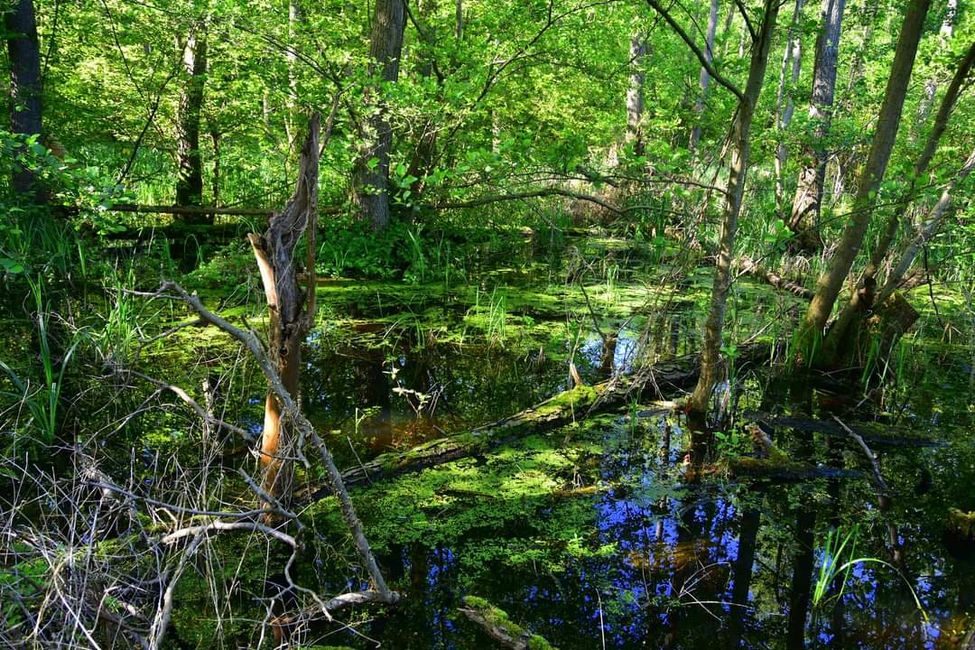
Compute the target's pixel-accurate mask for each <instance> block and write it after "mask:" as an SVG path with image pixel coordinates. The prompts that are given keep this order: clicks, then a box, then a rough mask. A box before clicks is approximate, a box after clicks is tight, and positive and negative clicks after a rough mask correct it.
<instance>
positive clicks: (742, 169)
mask: <svg viewBox="0 0 975 650" xmlns="http://www.w3.org/2000/svg"><path fill="white" fill-rule="evenodd" d="M778 13H779V2H778V0H766V1H765V13H764V16H763V17H762V24H761V27H760V28H759V31H758V35H757V40H756V41H755V42H754V43H753V44H752V55H751V63H750V65H749V69H748V81H747V83H746V85H745V92H744V93H743V94H742V95H741V97H740V98H739V103H738V111H737V114H736V117H735V121H734V124H733V126H732V151H731V165H730V167H729V170H728V187H727V190H726V191H725V194H724V197H725V198H724V210H723V212H724V215H723V218H722V223H721V235H720V240H719V242H718V256H717V263H716V264H715V271H714V285H713V287H712V290H711V308H710V312H709V313H708V318H707V321H706V323H705V325H704V341H703V348H702V350H701V374H700V377H699V378H698V382H697V387H696V388H695V389H694V392H693V393H692V394H691V396H690V398H689V400H688V403H687V407H688V411H689V412H691V413H694V414H696V415H705V414H706V413H707V411H708V405H709V403H710V401H711V393H712V390H713V389H714V386H715V385H716V384H717V383H718V382H719V381H720V380H721V375H722V372H723V368H722V363H721V343H722V330H723V328H724V312H725V306H726V304H727V301H728V291H729V289H730V288H731V260H732V255H733V253H734V248H735V235H736V233H737V230H738V215H739V213H740V212H741V203H742V197H743V196H744V192H745V177H746V175H747V173H748V159H749V153H750V144H751V143H750V141H749V135H750V133H751V127H752V118H753V116H754V114H755V106H756V104H757V103H758V97H759V95H760V94H761V92H762V84H763V82H764V80H765V70H766V68H767V67H768V57H769V48H770V47H771V45H772V32H773V30H774V28H775V21H776V18H777V17H778Z"/></svg>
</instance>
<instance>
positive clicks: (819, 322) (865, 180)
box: [798, 0, 931, 355]
mask: <svg viewBox="0 0 975 650" xmlns="http://www.w3.org/2000/svg"><path fill="white" fill-rule="evenodd" d="M930 4H931V0H911V3H910V5H909V6H908V10H907V15H906V16H905V17H904V23H903V26H902V27H901V32H900V36H899V37H898V39H897V47H896V50H895V52H894V63H893V65H892V67H891V71H890V77H889V78H888V80H887V88H886V91H885V92H884V100H883V104H882V105H881V107H880V115H879V118H878V120H877V127H876V132H875V133H874V137H873V142H872V144H871V146H870V154H869V157H868V158H867V163H866V166H865V167H864V170H863V174H862V177H861V179H860V185H859V188H858V190H857V194H856V197H855V198H854V201H853V209H852V210H851V213H850V218H849V221H848V222H847V225H846V227H845V228H844V230H843V235H842V237H841V238H840V242H839V245H838V247H837V249H836V252H835V253H834V254H833V258H832V259H831V260H830V264H829V268H828V269H827V270H826V271H825V272H824V273H823V274H822V275H821V276H820V278H819V281H818V283H817V285H816V295H815V297H813V299H812V302H810V304H809V309H808V310H807V312H806V317H805V320H804V322H803V324H802V325H801V329H800V334H799V348H798V349H799V350H800V351H801V353H802V354H805V355H808V354H809V353H810V352H811V351H812V345H813V343H814V341H815V340H816V339H817V338H818V337H819V336H821V333H822V331H823V328H824V327H825V325H826V321H827V320H828V319H829V316H830V313H831V312H832V311H833V305H834V304H835V303H836V299H837V297H838V296H839V292H840V289H841V287H842V286H843V281H844V280H845V279H846V276H847V274H848V273H849V272H850V268H851V267H852V266H853V261H854V260H855V259H856V256H857V253H859V252H860V247H861V246H862V245H863V238H864V235H865V234H866V231H867V226H868V225H869V224H870V217H871V216H872V215H873V210H874V206H875V204H876V195H877V192H878V190H879V189H880V183H881V181H883V178H884V173H885V172H886V171H887V162H888V160H889V159H890V153H891V150H892V149H893V146H894V139H895V138H896V136H897V131H898V128H899V126H900V118H901V113H902V112H903V109H904V98H905V96H906V93H907V85H908V82H909V81H910V79H911V71H912V70H913V69H914V58H915V55H916V54H917V47H918V42H919V41H920V39H921V32H922V30H923V28H924V18H925V16H926V15H927V12H928V7H929V6H930Z"/></svg>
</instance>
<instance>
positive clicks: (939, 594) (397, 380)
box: [173, 265, 975, 649]
mask: <svg viewBox="0 0 975 650" xmlns="http://www.w3.org/2000/svg"><path fill="white" fill-rule="evenodd" d="M642 272H644V270H643V269H639V268H627V265H620V266H617V267H612V268H611V269H610V271H608V272H607V271H606V270H605V269H604V270H603V273H602V275H601V276H599V277H598V279H595V280H591V281H590V280H587V281H586V285H585V286H586V291H580V289H579V285H578V284H577V283H563V284H558V283H557V281H556V283H555V284H553V283H551V280H552V278H553V277H559V272H557V271H556V272H555V273H554V274H553V272H552V270H551V269H547V268H545V267H541V268H539V267H532V268H531V269H529V270H527V271H521V270H518V269H508V270H507V271H505V272H503V273H497V272H494V273H493V274H485V276H484V277H483V278H481V279H479V280H478V282H477V283H476V284H473V285H472V286H470V287H466V286H465V287H453V286H448V287H446V288H445V287H444V286H443V284H438V285H420V286H417V287H404V286H402V285H395V284H378V283H377V284H370V283H342V282H339V283H325V284H324V286H323V288H322V290H321V292H320V301H321V304H322V309H321V318H320V321H321V325H320V327H319V328H318V329H316V331H315V332H314V333H313V334H312V335H311V336H310V337H309V341H308V350H307V352H306V355H305V369H304V374H303V399H304V402H305V405H306V409H307V411H308V413H309V415H310V417H311V419H312V420H313V421H314V422H315V423H316V425H317V426H319V427H321V428H322V430H324V431H327V432H330V433H329V434H328V436H327V439H326V442H327V443H328V444H329V446H330V447H331V448H332V450H333V451H334V453H335V454H336V456H337V457H338V458H339V459H340V461H341V465H342V466H343V467H346V468H348V467H352V466H355V465H356V464H358V463H362V462H365V461H367V460H369V459H370V458H373V457H375V456H376V455H377V454H379V453H382V452H387V451H390V450H406V449H408V448H410V447H412V446H414V445H416V444H418V443H421V442H423V441H425V440H429V439H432V438H436V437H439V436H442V435H443V434H444V433H452V432H457V431H462V430H465V429H469V428H470V427H473V426H479V425H483V424H485V423H489V422H492V421H494V420H496V419H498V418H501V417H504V416H506V415H510V414H512V413H515V412H517V411H519V410H521V409H523V408H526V407H528V406H530V405H532V404H535V403H537V402H539V401H541V400H542V399H544V398H546V397H549V396H551V395H554V394H556V393H558V392H560V391H562V390H564V389H566V388H568V387H569V386H571V379H570V376H569V370H568V366H569V360H570V359H571V360H572V361H573V362H574V364H575V366H576V367H577V368H578V371H579V373H580V374H581V375H582V377H583V379H584V380H585V381H586V382H588V383H593V382H595V381H598V380H599V379H600V378H601V377H602V375H603V373H604V372H605V371H606V370H607V358H608V357H607V355H605V354H603V350H604V340H603V338H602V337H601V336H599V335H597V334H596V333H595V331H594V330H595V328H594V327H593V322H594V321H595V322H598V323H599V327H600V328H601V329H602V331H603V334H606V333H609V332H613V331H617V330H618V332H619V334H618V337H617V338H616V344H615V349H614V350H613V353H612V355H611V356H612V358H613V363H612V365H613V367H614V368H615V369H616V371H617V372H619V371H620V370H627V369H629V368H630V367H631V366H633V365H639V364H641V363H644V362H652V361H658V360H666V359H671V358H674V357H675V356H679V355H682V354H685V353H689V352H692V351H694V350H695V349H696V344H697V338H698V333H697V332H698V328H697V326H696V323H697V322H698V321H699V320H700V318H701V314H702V309H703V307H702V303H703V302H704V297H705V296H706V294H707V286H708V284H707V282H708V280H709V277H710V274H709V273H707V272H706V271H703V270H702V271H699V272H696V273H695V274H693V275H692V276H691V278H690V279H689V280H684V281H683V283H681V284H669V283H666V282H656V281H655V282H644V281H640V278H641V273H642ZM562 277H564V273H563V274H562ZM736 287H737V288H736V293H735V298H734V305H733V306H732V308H731V310H730V321H731V323H732V326H731V329H732V332H731V333H729V337H731V338H734V340H742V339H744V338H746V337H747V336H748V335H749V334H753V333H755V332H758V331H759V330H763V328H764V333H765V334H766V335H768V336H772V337H775V336H778V335H780V334H782V332H781V331H779V330H778V329H777V328H780V327H781V326H782V324H783V323H785V322H789V321H791V320H794V317H795V315H796V309H797V303H796V301H795V300H794V299H792V298H791V297H789V296H782V295H777V294H774V293H773V292H772V291H771V290H769V289H767V288H765V287H762V286H759V285H756V284H752V283H751V282H750V281H748V280H745V279H742V280H741V281H739V283H738V284H737V285H736ZM769 323H772V327H773V328H774V329H771V330H770V329H769ZM928 333H929V330H927V329H925V328H924V327H923V325H922V326H921V327H920V333H919V334H917V335H913V336H910V337H908V339H906V340H905V341H903V342H902V344H901V353H900V354H899V355H897V359H896V360H895V361H894V362H892V364H891V367H889V368H888V370H887V373H886V375H887V376H886V381H885V383H884V384H883V385H882V386H880V385H878V384H877V382H874V384H873V388H871V390H870V391H868V392H867V393H866V395H865V394H864V390H863V389H862V387H861V386H859V385H858V384H856V383H855V382H854V383H852V384H840V383H839V382H838V380H832V381H827V380H826V379H820V380H819V381H818V382H812V381H811V380H810V381H803V382H798V384H799V385H790V384H789V383H788V382H787V381H786V380H783V379H781V378H780V377H776V376H773V375H770V374H769V373H767V372H764V371H757V372H755V371H753V370H749V369H748V368H738V369H736V370H735V372H734V374H733V377H732V379H731V381H730V382H729V383H730V386H729V388H730V392H729V400H728V402H729V408H730V409H731V410H732V412H733V413H734V416H735V421H736V423H737V424H735V425H734V426H732V427H728V428H727V430H725V431H721V432H717V433H715V432H711V433H704V432H699V431H693V430H692V429H690V428H689V427H688V425H687V423H686V422H685V420H684V418H683V417H682V416H680V415H678V414H675V413H674V412H672V411H670V410H668V409H667V408H666V407H665V406H661V405H659V404H655V403H641V402H640V401H633V402H632V403H631V404H629V405H628V406H627V407H625V408H624V409H621V410H619V411H615V412H609V413H602V414H599V415H595V416H593V417H589V418H583V417H581V414H580V418H579V421H578V422H576V423H574V424H572V425H570V426H567V427H564V428H561V429H556V430H550V431H539V432H536V433H530V434H528V435H525V436H523V437H521V438H520V439H518V440H516V441H513V442H511V443H509V444H506V445H504V446H501V447H497V448H494V449H491V450H488V451H484V452H481V453H478V454H476V455H473V456H471V457H468V458H463V459H460V460H456V461H453V462H450V463H446V464H443V465H439V466H436V467H432V468H429V469H426V470H424V471H422V472H418V473H412V474H405V475H402V476H399V477H396V478H392V479H383V480H377V481H376V482H374V483H373V484H371V485H366V486H361V487H358V488H356V489H355V490H354V494H353V496H354V499H355V501H356V505H357V507H358V508H359V512H360V516H361V517H362V519H363V521H364V523H365V526H366V532H367V535H368V536H369V538H370V540H371V542H372V544H373V546H374V548H375V549H376V551H377V553H378V554H379V555H380V562H381V565H382V567H383V569H384V571H385V573H386V575H387V579H388V580H389V581H390V582H391V586H392V587H393V588H394V589H396V590H398V591H400V592H402V593H403V594H404V600H403V602H402V603H401V604H400V605H399V606H397V607H395V608H390V609H387V610H381V609H380V610H377V609H372V610H363V611H361V612H355V613H348V612H343V614H345V615H346V616H349V617H350V618H348V619H347V620H348V622H349V624H350V627H349V628H347V629H346V628H343V629H338V630H336V629H335V628H334V627H333V628H316V629H312V630H310V631H308V632H307V634H306V636H305V638H306V639H307V642H308V647H312V646H314V645H315V644H318V645H325V646H329V645H334V646H350V647H362V648H366V647H374V643H373V641H379V642H382V644H383V647H389V648H482V647H493V643H494V642H493V641H492V640H491V639H490V638H489V637H488V636H487V635H486V634H485V633H484V632H483V630H481V629H480V628H478V627H476V626H475V625H474V624H472V623H470V622H469V621H468V620H467V619H466V618H465V617H464V616H463V615H462V614H461V613H459V612H458V607H459V606H461V604H462V598H463V597H464V596H467V595H474V596H478V597H481V598H484V599H486V600H488V601H490V602H491V603H492V604H494V605H495V606H497V607H499V608H501V609H503V610H504V611H505V612H507V614H508V616H509V617H510V619H511V620H512V621H515V622H517V623H519V624H520V625H522V626H524V627H526V628H528V629H530V630H531V631H533V632H535V633H537V634H540V635H542V636H544V637H545V638H546V639H547V640H548V641H549V642H550V643H551V644H552V645H554V646H556V647H559V648H563V649H566V648H642V647H647V648H720V647H729V648H732V647H753V648H798V647H836V648H851V647H858V648H923V647H930V648H954V647H960V643H961V640H962V637H963V636H964V635H965V633H966V632H967V631H968V630H970V629H972V625H973V619H972V616H973V614H975V563H973V561H972V559H971V557H969V553H968V552H967V551H968V549H964V548H955V547H951V546H950V545H948V544H946V539H945V532H944V531H945V520H946V517H947V513H948V509H949V508H950V507H958V508H961V509H963V510H972V509H975V493H973V492H972V490H971V486H972V484H973V481H975V440H973V437H972V423H973V413H972V411H973V409H972V404H973V398H972V383H971V369H970V368H969V367H967V366H965V363H967V362H968V361H967V360H970V359H971V351H970V350H965V349H964V348H952V349H949V348H948V347H945V346H944V345H943V344H941V343H940V341H939V340H936V339H938V337H936V336H928ZM187 340H188V341H191V340H192V339H187ZM729 340H730V339H729ZM728 352H729V354H732V355H733V354H734V353H735V350H734V349H729V350H728ZM959 359H961V360H959ZM895 375H896V376H895ZM253 379H254V378H253V377H252V380H253ZM813 383H816V384H817V385H813ZM250 385H251V386H253V388H251V389H248V390H246V391H245V393H246V394H247V395H249V398H248V400H247V401H248V402H249V407H248V408H249V410H245V412H242V413H240V414H238V417H239V420H242V421H244V422H248V421H249V423H250V426H251V428H253V429H255V430H256V429H258V428H259V426H260V405H261V404H262V403H263V388H262V387H261V384H260V382H259V381H256V380H254V381H252V382H251V384H250ZM834 415H836V416H838V417H839V418H840V419H841V420H842V422H843V423H845V424H847V425H849V426H850V427H852V428H853V429H855V430H857V431H858V432H860V433H862V434H863V437H864V439H865V440H866V441H867V443H868V444H869V445H871V448H872V449H873V450H874V451H875V452H876V453H877V454H878V457H879V463H880V467H881V469H882V472H883V475H884V478H885V480H886V482H887V483H888V485H889V487H890V491H891V493H892V494H893V500H892V505H891V506H890V507H889V508H885V509H881V508H880V507H878V494H877V489H876V487H875V485H874V483H873V481H872V476H871V470H870V466H869V464H868V463H867V462H865V458H866V457H865V455H864V453H863V451H862V450H861V449H859V447H858V446H857V445H856V444H855V443H853V442H852V441H851V438H850V437H849V436H847V435H846V434H845V433H844V432H843V431H841V430H840V431H838V430H837V426H838V425H836V424H835V422H834V420H833V419H832V418H833V416H834ZM783 416H794V418H795V419H793V420H783V419H782V418H783ZM755 420H762V421H763V422H766V423H768V429H769V430H770V431H771V437H772V439H773V440H774V442H775V444H776V446H778V447H779V448H780V449H781V450H783V451H784V452H786V454H788V456H789V458H790V459H791V461H802V462H803V463H805V467H807V468H813V471H810V472H806V474H805V475H802V476H786V475H783V476H777V475H775V473H774V472H773V473H772V475H771V476H767V477H757V478H733V476H732V474H731V473H729V472H728V470H727V466H728V465H727V462H726V461H721V460H720V459H721V458H725V459H727V458H729V457H730V458H732V459H734V458H738V457H747V456H748V455H749V454H751V453H752V445H751V444H750V438H749V436H748V434H747V432H746V430H745V423H747V422H752V421H755ZM824 423H825V424H824ZM303 517H304V518H305V520H307V521H309V522H313V525H314V526H315V527H316V528H317V529H318V530H319V532H321V533H323V534H324V535H325V537H326V539H328V540H330V542H331V543H333V544H334V547H333V548H332V549H331V550H330V552H329V553H324V554H322V553H318V554H316V556H315V557H314V558H306V561H305V562H304V563H303V566H302V567H298V568H297V573H298V574H299V576H300V577H299V580H300V581H302V582H303V583H304V584H307V585H309V586H315V587H317V588H318V589H320V590H321V591H322V593H338V592H341V591H345V590H347V589H358V588H363V587H364V586H365V583H364V582H363V583H359V582H357V581H355V580H352V581H350V582H347V583H346V582H335V581H334V580H332V579H331V578H332V577H333V576H342V575H351V574H353V573H354V572H355V571H356V569H355V568H354V566H353V562H352V552H351V545H350V544H349V543H348V542H347V540H346V534H345V532H344V529H343V527H342V525H341V524H340V523H339V520H338V517H337V512H336V508H335V505H334V503H333V500H332V499H328V498H326V499H323V500H320V501H318V502H315V503H313V504H311V505H309V506H308V507H307V508H306V509H305V510H304V512H303ZM833 530H839V531H840V534H841V535H842V536H843V537H845V536H847V535H849V536H850V539H851V540H853V541H852V542H851V545H852V543H853V542H855V548H851V546H847V547H846V549H845V551H844V553H843V555H841V556H840V558H838V560H839V562H846V561H847V560H855V559H857V558H874V559H877V560H883V561H884V562H887V563H890V564H881V563H879V562H876V561H869V562H856V563H854V564H852V565H851V566H850V567H849V570H848V571H846V570H844V571H842V572H841V573H840V577H839V578H836V579H830V578H831V577H832V576H829V575H827V576H825V577H823V576H822V574H821V567H822V566H823V565H824V563H828V562H829V561H830V555H829V554H828V553H827V550H826V549H827V544H828V538H829V536H830V533H831V531H833ZM833 548H835V544H834V545H833ZM894 550H896V552H897V554H898V556H899V557H897V558H896V559H895V558H894V557H893V556H892V551H894ZM235 552H236V551H235ZM839 562H837V563H839ZM893 565H896V566H897V567H898V568H895V567H894V566H893ZM834 566H835V565H834ZM817 582H818V583H820V585H819V586H820V588H821V589H822V591H823V594H822V597H821V599H820V600H819V602H814V598H813V594H814V592H815V590H816V587H817ZM908 585H910V587H909V586H908ZM194 588H195V587H194V585H193V583H192V582H189V583H188V584H187V585H186V587H185V588H182V589H181V592H182V602H183V603H184V606H185V609H186V610H189V611H186V612H185V613H183V614H180V613H179V612H177V614H176V615H175V616H174V623H173V625H174V635H175V636H176V638H178V639H179V640H180V641H181V643H182V644H183V645H184V646H186V647H204V646H207V645H208V643H209V642H208V640H207V639H208V638H209V634H207V633H206V632H205V631H201V627H202V628H205V627H207V623H206V621H207V620H210V621H211V622H215V621H216V619H217V618H218V617H217V616H215V615H212V612H211V613H209V614H208V613H207V612H209V611H210V610H209V609H208V608H209V605H208V602H209V598H208V597H200V596H199V595H198V594H194V592H193V590H194ZM912 589H913V590H914V592H916V595H917V598H918V599H919V601H920V604H921V609H919V608H918V606H917V603H916V601H915V599H914V595H913V593H912ZM221 625H225V626H226V625H227V623H226V622H223V623H221ZM226 629H229V628H226ZM241 629H242V630H243V629H251V630H252V629H253V626H250V627H249V628H248V626H246V625H245V626H243V627H242V628H241ZM225 631H226V630H225ZM251 641H253V639H251Z"/></svg>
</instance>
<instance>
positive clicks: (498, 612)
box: [464, 596, 526, 638]
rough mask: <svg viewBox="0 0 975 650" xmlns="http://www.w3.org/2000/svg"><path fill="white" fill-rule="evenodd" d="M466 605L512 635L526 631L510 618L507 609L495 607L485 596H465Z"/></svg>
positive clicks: (518, 634)
mask: <svg viewBox="0 0 975 650" xmlns="http://www.w3.org/2000/svg"><path fill="white" fill-rule="evenodd" d="M464 605H466V606H467V607H470V608H471V609H473V610H476V611H477V612H478V613H479V614H480V615H481V616H483V617H484V620H485V621H487V622H488V623H489V624H490V625H492V626H494V627H497V628H500V629H502V630H504V631H505V632H507V633H508V634H509V635H510V636H512V637H515V638H517V637H520V636H522V635H523V634H525V633H526V632H525V628H523V627H522V626H520V625H518V624H517V623H515V622H514V621H512V620H511V619H510V618H508V613H507V612H506V611H504V610H503V609H500V608H498V607H495V606H494V605H492V604H491V603H489V602H488V601H486V600H485V599H483V598H478V597H477V596H464Z"/></svg>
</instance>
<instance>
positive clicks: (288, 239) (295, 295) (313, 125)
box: [248, 114, 319, 503]
mask: <svg viewBox="0 0 975 650" xmlns="http://www.w3.org/2000/svg"><path fill="white" fill-rule="evenodd" d="M318 132H319V117H318V115H317V114H316V115H314V116H312V118H311V120H310V122H309V126H308V138H307V139H306V140H305V144H304V147H302V150H301V163H300V167H299V173H298V184H297V186H296V188H295V193H294V195H293V196H292V197H291V200H290V201H288V205H287V206H286V207H285V208H284V210H282V211H281V212H279V213H275V214H273V215H271V220H270V224H269V225H268V229H267V232H265V233H264V234H263V235H256V234H253V233H251V234H250V235H248V239H249V240H250V243H251V247H252V248H253V249H254V256H255V257H256V258H257V265H258V268H259V269H260V271H261V282H262V283H263V284H264V294H265V296H266V297H267V306H268V312H269V315H270V328H269V330H270V332H269V335H268V350H269V352H270V354H271V355H272V360H273V361H274V362H275V363H276V365H277V371H278V374H279V376H280V377H281V383H282V384H283V385H284V388H285V390H287V391H288V394H289V395H290V396H291V398H292V399H293V400H294V402H295V403H296V404H300V398H299V394H298V383H299V378H300V372H301V344H302V341H304V338H305V334H306V333H307V332H308V329H309V328H310V327H311V325H312V323H313V321H314V317H315V274H314V271H315V265H314V257H313V255H314V243H313V242H312V241H311V240H310V241H309V259H308V268H307V269H305V270H306V272H307V275H308V277H307V287H306V290H305V291H304V292H303V291H302V290H301V288H300V287H299V285H298V265H297V264H296V263H295V259H294V251H295V247H296V246H297V244H298V241H299V240H300V239H301V237H302V236H303V235H304V234H305V232H306V231H307V232H308V234H309V238H311V237H313V235H314V232H315V228H316V224H317V218H318V217H317V215H318V152H319V149H318ZM292 426H293V423H292V422H290V421H289V420H287V419H285V418H283V417H282V412H281V406H280V404H279V403H278V399H276V397H275V395H274V394H273V393H272V392H270V391H269V392H268V395H267V400H266V402H265V405H264V431H263V433H262V435H261V464H262V465H263V466H264V470H265V471H264V478H263V487H264V490H265V491H266V492H267V493H268V494H270V495H271V496H273V497H274V498H276V499H278V500H279V501H283V502H285V503H286V502H287V501H288V500H289V499H290V496H291V491H292V457H293V456H294V455H295V454H296V452H297V451H299V450H296V449H294V444H293V438H294V436H293V434H292Z"/></svg>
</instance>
